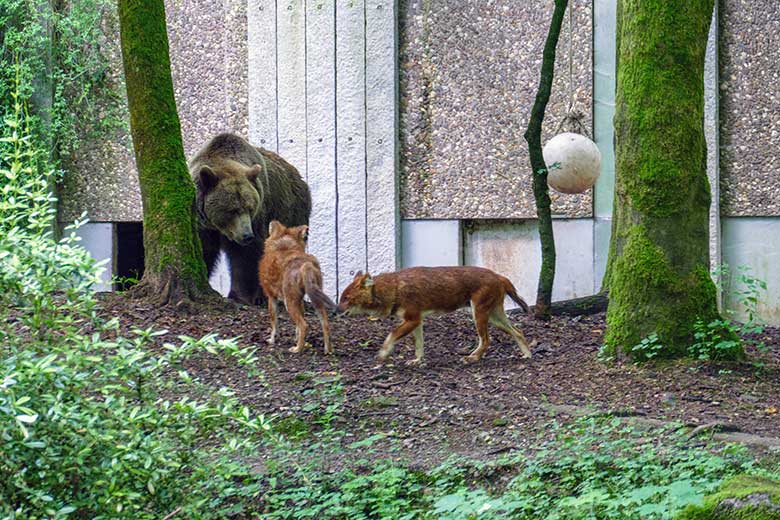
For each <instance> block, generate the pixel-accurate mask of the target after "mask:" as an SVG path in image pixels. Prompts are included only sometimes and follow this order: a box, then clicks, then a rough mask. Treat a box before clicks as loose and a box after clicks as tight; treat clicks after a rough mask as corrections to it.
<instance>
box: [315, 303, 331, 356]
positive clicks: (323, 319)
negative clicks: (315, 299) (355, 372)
mask: <svg viewBox="0 0 780 520" xmlns="http://www.w3.org/2000/svg"><path fill="white" fill-rule="evenodd" d="M317 312H318V314H319V316H320V323H322V342H323V343H324V344H325V353H326V354H333V347H332V346H331V345H330V322H329V321H328V309H327V308H326V307H325V306H324V305H323V306H321V307H320V308H318V309H317Z"/></svg>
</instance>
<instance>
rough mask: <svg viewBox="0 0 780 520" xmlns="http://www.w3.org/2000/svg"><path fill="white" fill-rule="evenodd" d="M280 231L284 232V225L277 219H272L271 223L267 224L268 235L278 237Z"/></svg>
mask: <svg viewBox="0 0 780 520" xmlns="http://www.w3.org/2000/svg"><path fill="white" fill-rule="evenodd" d="M282 233H284V226H283V225H282V223H281V222H279V221H278V220H272V221H271V223H270V224H268V236H270V237H278V236H279V235H281V234H282Z"/></svg>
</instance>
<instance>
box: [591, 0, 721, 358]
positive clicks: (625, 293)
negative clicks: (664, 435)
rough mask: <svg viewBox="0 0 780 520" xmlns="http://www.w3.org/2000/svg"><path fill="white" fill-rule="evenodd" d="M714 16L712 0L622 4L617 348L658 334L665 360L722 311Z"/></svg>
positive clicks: (614, 262)
mask: <svg viewBox="0 0 780 520" xmlns="http://www.w3.org/2000/svg"><path fill="white" fill-rule="evenodd" d="M712 12H713V0H689V1H686V2H677V1H673V0H643V1H641V2H640V1H636V0H618V38H617V41H618V49H617V52H618V69H617V92H616V110H615V161H616V164H615V166H616V172H617V173H616V180H615V197H616V200H615V214H614V217H613V218H614V222H613V228H612V239H611V244H610V258H609V261H608V266H609V267H608V269H609V272H608V279H607V283H606V286H607V287H608V288H609V307H608V310H607V332H606V338H605V343H606V348H607V350H608V352H609V353H612V354H615V353H617V352H618V351H621V350H622V351H625V352H626V353H629V354H631V353H632V352H631V348H632V347H633V346H635V345H637V344H638V343H639V342H640V341H641V340H642V339H643V338H645V337H647V336H649V335H651V334H652V333H656V334H657V337H658V342H659V344H660V345H662V348H661V351H660V352H659V353H657V355H658V356H660V357H678V356H684V355H685V353H686V347H687V345H689V344H690V342H691V340H692V339H693V325H694V322H695V321H696V320H697V319H701V320H703V321H704V322H705V323H709V322H710V321H711V320H714V319H717V318H718V317H719V316H718V310H717V304H716V291H715V286H714V284H713V282H712V279H711V278H710V275H709V230H708V227H709V218H708V212H709V207H710V188H709V182H708V180H707V171H706V153H707V150H706V143H705V138H704V114H703V110H704V56H705V50H706V45H707V34H708V30H709V27H710V20H711V17H712ZM634 354H635V355H640V356H641V354H636V353H634Z"/></svg>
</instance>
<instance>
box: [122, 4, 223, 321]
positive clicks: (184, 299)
mask: <svg viewBox="0 0 780 520" xmlns="http://www.w3.org/2000/svg"><path fill="white" fill-rule="evenodd" d="M119 26H120V32H121V42H122V58H123V62H124V70H125V83H126V85H127V101H128V106H129V109H130V129H131V132H132V136H133V148H134V150H135V160H136V164H137V167H138V178H139V181H140V185H141V200H142V203H143V212H144V254H145V265H144V275H143V278H142V280H141V282H140V283H139V284H138V286H136V288H135V289H134V290H133V291H132V292H131V296H133V297H142V298H149V299H150V300H151V301H152V302H153V303H155V304H157V305H168V304H175V305H180V306H181V305H182V304H187V303H189V302H192V301H208V300H213V299H216V297H217V293H216V292H215V291H213V290H212V289H211V288H210V287H209V284H208V279H207V273H206V266H205V263H204V261H203V253H202V249H201V245H200V240H199V239H198V234H197V220H196V219H195V215H194V212H193V201H194V200H195V185H194V184H193V182H192V179H191V178H190V174H189V172H188V170H187V165H186V161H185V159H184V148H183V146H182V138H181V127H180V125H179V116H178V113H177V112H176V102H175V100H174V95H173V81H172V79H171V65H170V58H169V55H168V34H167V29H166V26H165V6H164V4H163V1H162V0H119Z"/></svg>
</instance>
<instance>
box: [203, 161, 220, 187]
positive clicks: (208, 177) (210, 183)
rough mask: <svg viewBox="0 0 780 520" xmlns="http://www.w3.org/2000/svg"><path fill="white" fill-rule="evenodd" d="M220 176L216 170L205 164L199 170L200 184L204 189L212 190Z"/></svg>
mask: <svg viewBox="0 0 780 520" xmlns="http://www.w3.org/2000/svg"><path fill="white" fill-rule="evenodd" d="M218 182H219V177H217V174H216V173H214V170H212V169H211V168H209V167H208V166H206V165H205V164H204V165H203V166H201V167H200V171H199V172H198V184H199V185H200V187H201V189H202V190H203V191H211V189H212V188H213V187H214V186H216V185H217V183H218Z"/></svg>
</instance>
